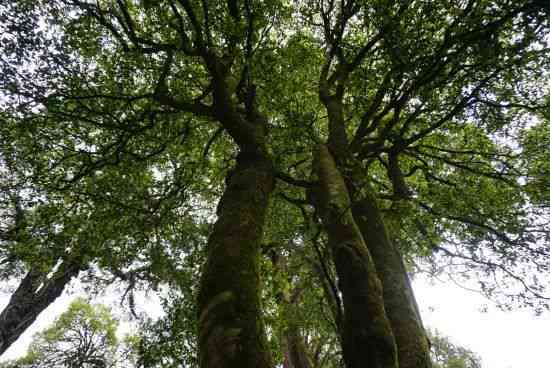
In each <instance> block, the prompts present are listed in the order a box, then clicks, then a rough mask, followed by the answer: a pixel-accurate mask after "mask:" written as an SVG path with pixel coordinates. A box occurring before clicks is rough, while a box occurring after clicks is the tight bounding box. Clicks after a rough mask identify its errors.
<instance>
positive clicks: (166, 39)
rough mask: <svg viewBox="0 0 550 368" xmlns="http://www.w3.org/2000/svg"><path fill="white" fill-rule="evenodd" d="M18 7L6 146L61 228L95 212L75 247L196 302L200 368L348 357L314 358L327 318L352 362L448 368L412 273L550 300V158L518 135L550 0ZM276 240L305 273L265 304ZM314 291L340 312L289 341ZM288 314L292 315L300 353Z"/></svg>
mask: <svg viewBox="0 0 550 368" xmlns="http://www.w3.org/2000/svg"><path fill="white" fill-rule="evenodd" d="M0 9H1V10H2V12H3V14H4V17H3V18H4V19H6V22H5V24H6V25H5V26H4V28H3V29H2V31H4V32H3V33H4V34H6V35H8V36H5V37H4V38H3V39H2V42H3V44H4V45H5V47H4V48H5V50H6V51H5V52H4V55H3V58H2V60H1V63H2V73H1V78H0V86H1V87H2V89H3V90H4V91H5V92H4V100H3V103H2V115H1V118H2V120H3V121H4V122H5V123H6V124H5V126H7V128H6V129H4V130H3V131H2V137H3V141H6V142H8V143H9V146H10V147H11V150H12V151H14V152H15V153H16V154H15V155H14V157H17V158H18V159H17V162H18V163H19V162H21V163H20V165H23V162H25V163H26V165H28V166H29V169H27V171H29V172H32V173H33V175H32V176H31V179H32V180H31V181H32V183H33V185H35V186H36V187H37V188H40V190H42V191H45V192H47V193H48V194H50V195H51V197H52V200H50V201H52V203H55V204H56V205H57V206H56V209H57V210H56V211H55V212H54V213H56V214H58V213H63V210H64V209H66V208H71V209H75V211H74V212H71V213H74V214H75V215H77V216H82V217H84V216H85V219H86V220H85V221H75V222H71V225H74V229H76V230H75V231H74V232H68V233H69V234H81V230H80V229H86V230H87V231H85V232H84V233H85V234H90V235H91V236H89V238H90V239H93V241H92V242H90V243H89V244H90V247H88V248H87V249H91V250H92V255H91V256H88V257H87V259H88V260H89V261H91V260H94V261H95V262H98V263H99V264H100V266H101V267H102V268H104V269H106V270H108V271H109V272H112V273H113V274H114V275H115V276H116V275H118V276H117V277H118V278H120V279H122V280H124V281H126V282H127V283H128V284H129V286H135V284H136V282H135V280H136V279H139V280H141V281H142V282H143V283H151V284H158V283H159V282H161V283H162V282H164V283H171V284H172V285H174V284H176V285H178V284H179V286H178V287H179V288H180V289H181V290H189V289H191V292H190V293H189V294H191V295H193V296H196V299H197V303H196V306H195V307H196V310H195V311H196V316H195V323H189V324H181V325H177V326H179V327H178V328H181V329H187V328H189V329H190V330H192V329H193V328H196V330H195V331H192V332H191V333H194V334H195V335H196V336H197V349H198V353H197V357H198V359H197V360H198V361H199V362H200V363H199V365H200V366H201V367H234V366H239V367H269V366H272V365H273V364H274V363H273V360H274V359H275V360H279V361H280V360H281V359H282V358H281V357H282V355H283V354H280V352H281V351H282V350H283V346H285V344H286V346H289V341H290V340H293V341H296V340H300V341H301V342H304V345H305V348H304V349H309V350H310V352H309V353H311V351H319V352H320V354H321V353H326V352H332V351H333V349H331V347H326V346H324V345H323V344H317V346H318V347H319V349H316V348H313V347H314V346H315V345H316V343H315V341H318V339H316V338H315V334H314V333H313V332H312V331H315V329H314V328H313V327H320V326H322V328H321V329H320V330H319V331H322V332H323V333H325V332H326V331H330V334H331V336H332V337H333V339H329V340H327V341H331V342H332V341H338V343H339V346H341V350H342V352H341V353H342V357H343V361H344V363H345V365H346V367H348V368H353V367H360V366H365V365H368V366H372V367H388V368H389V367H394V368H397V367H399V368H409V367H410V368H413V367H414V368H418V367H429V366H430V365H431V362H430V357H429V345H428V339H427V337H426V333H425V331H424V327H423V325H422V321H421V317H420V314H419V312H418V308H417V306H416V301H415V299H414V295H413V292H412V289H411V287H410V283H409V279H408V275H407V272H406V270H407V268H406V264H405V260H404V258H405V257H406V259H407V258H408V259H410V258H412V257H415V256H419V255H424V256H429V257H431V259H432V260H433V262H434V265H435V266H438V267H439V266H442V265H445V264H446V262H448V261H450V263H451V266H452V268H451V271H452V273H453V274H457V273H458V272H464V274H467V275H471V274H472V273H475V274H476V276H477V277H478V280H479V285H480V287H481V288H482V290H483V291H484V292H486V293H487V294H489V295H494V294H495V293H496V292H497V291H499V290H505V291H504V293H503V295H505V296H507V297H508V299H504V300H502V302H503V303H504V304H506V303H510V302H514V303H515V302H518V301H519V302H520V303H524V304H527V305H531V306H534V307H535V308H539V309H540V308H547V306H548V304H547V300H548V298H547V296H545V293H544V286H543V285H544V283H542V282H539V280H538V279H537V278H536V277H532V275H530V274H529V273H528V272H527V271H526V270H528V268H529V266H530V265H533V264H534V265H537V267H538V269H541V270H543V269H547V268H548V266H549V264H548V257H547V255H548V254H549V253H550V249H549V248H550V246H549V244H548V241H547V239H546V238H545V236H546V235H547V232H546V230H544V228H543V226H544V224H543V223H542V222H543V221H542V220H541V219H544V218H545V217H544V216H546V215H547V208H545V207H544V206H543V207H542V208H541V207H540V206H537V207H535V206H533V205H532V204H533V203H534V202H535V199H536V198H544V197H545V191H544V187H541V186H540V185H537V183H539V182H540V181H538V179H537V180H535V181H532V180H528V182H527V183H525V178H526V174H529V178H533V177H534V178H538V177H539V176H538V174H539V173H538V171H540V168H541V167H543V165H542V166H541V164H540V163H541V162H542V161H540V160H538V159H537V160H534V161H533V162H531V164H530V166H529V167H530V169H531V172H528V173H526V172H525V170H524V169H523V164H524V162H525V161H526V155H527V154H528V152H529V150H530V149H531V148H533V147H536V144H531V143H530V142H532V141H533V138H528V137H527V136H526V137H527V138H525V139H523V140H522V139H521V137H516V135H517V134H518V132H519V133H522V132H525V131H526V125H527V122H529V121H530V119H531V120H532V119H533V117H534V116H545V114H547V111H548V105H547V103H546V101H547V100H546V99H545V98H544V97H545V96H544V93H545V91H544V88H541V86H543V85H544V83H545V82H546V81H547V75H546V74H547V73H545V72H544V71H545V70H546V68H547V63H548V60H550V59H549V58H548V45H547V42H548V39H549V38H548V31H549V27H548V17H547V15H548V9H547V7H546V6H545V5H544V3H543V2H540V1H528V0H525V1H514V2H511V1H487V0H467V1H441V2H437V3H433V2H423V1H399V2H397V1H378V0H377V1H358V0H342V1H339V0H312V1H297V2H284V1H278V0H265V1H251V0H243V1H238V0H237V1H234V0H230V1H227V2H212V1H206V0H201V1H190V0H177V1H176V0H174V1H172V0H170V1H163V2H160V1H138V0H135V1H134V0H132V1H130V0H117V1H107V0H105V1H96V2H88V1H79V0H72V1H69V2H57V1H44V2H33V3H30V2H27V1H24V0H21V1H15V2H13V3H12V4H8V5H4V6H3V7H2V8H0ZM23 10H24V11H23ZM46 25H47V26H46ZM37 29H38V30H41V32H35V30H37ZM304 60H305V61H306V62H304ZM542 124H546V122H543V123H542ZM541 129H544V128H541ZM537 136H538V135H537V134H534V135H533V137H537ZM536 140H537V139H535V141H536ZM518 147H519V148H518ZM530 147H531V148H530ZM17 165H19V164H16V166H17ZM533 170H534V171H535V173H534V174H535V175H533ZM223 178H225V180H224V179H223ZM536 188H538V189H536ZM540 188H542V190H541V189H540ZM541 192H542V193H543V195H542V196H541V195H540V193H541ZM54 198H55V199H54ZM217 200H219V202H218V205H217V209H216V211H215V214H214V213H213V212H214V211H213V210H212V208H211V206H212V204H211V203H213V202H214V201H217ZM205 203H207V204H210V210H211V211H210V212H202V211H201V208H200V207H202V208H206V209H208V205H205ZM535 209H536V211H535ZM29 210H31V211H33V210H34V208H30V209H29ZM53 217H55V215H54V216H53ZM121 219H123V221H121ZM173 221H177V222H173ZM53 223H55V225H58V226H61V228H62V229H66V228H67V229H71V228H73V227H71V226H67V225H65V223H62V224H60V223H58V222H57V221H54V222H53ZM171 224H176V225H177V226H171ZM203 225H204V226H205V227H206V228H207V229H208V230H207V231H206V232H205V233H206V235H204V234H205V233H202V232H201V233H200V236H197V237H193V236H190V237H191V238H193V239H194V240H196V243H198V244H199V247H200V249H201V251H199V252H198V254H199V257H198V259H199V260H202V261H203V266H202V268H201V270H200V277H195V276H194V277H190V278H186V277H185V278H180V277H177V275H178V270H179V268H181V265H182V264H185V261H182V260H181V259H178V257H175V256H174V255H177V254H182V255H183V256H184V257H185V256H187V255H189V254H191V253H193V251H192V250H191V249H189V247H186V244H185V243H184V242H181V241H180V240H181V239H182V237H181V236H180V235H181V233H187V234H190V233H192V231H193V230H195V229H197V228H201V227H202V226H203ZM98 234H99V235H98ZM84 239H88V237H84ZM193 243H195V242H193ZM266 247H267V248H269V247H275V248H277V249H276V250H278V251H277V252H275V253H276V254H281V255H283V256H290V255H294V254H296V255H297V258H299V260H300V262H297V263H298V264H300V263H301V264H302V265H304V267H307V269H308V271H307V272H305V271H303V270H299V268H293V267H291V268H289V270H291V271H288V272H289V275H288V279H289V280H290V281H289V282H287V283H282V285H287V287H289V288H290V290H283V291H281V292H273V293H270V292H267V291H266V290H268V288H267V287H269V286H271V285H277V282H275V281H276V279H277V277H274V274H277V273H279V274H280V273H281V272H282V273H285V272H287V271H281V270H280V269H278V268H277V267H268V266H266V263H269V264H271V263H272V262H268V260H266V255H267V254H269V253H270V252H267V251H265V249H266ZM184 257H183V258H184ZM457 261H460V264H461V265H459V266H453V265H454V264H456V262H457ZM272 266H273V265H272ZM462 266H463V267H462ZM132 280H133V281H132ZM302 283H304V284H306V285H310V286H311V288H304V290H306V289H311V290H308V292H307V293H304V295H303V296H302V297H303V298H304V300H305V301H311V300H316V299H319V298H321V305H322V307H321V308H318V309H313V308H310V309H309V310H308V311H310V312H313V311H314V313H313V314H314V316H315V318H312V319H314V320H316V322H312V324H311V325H309V326H310V329H309V330H308V331H297V330H296V329H294V328H291V327H292V326H296V325H297V323H296V321H293V320H292V319H293V317H294V315H299V316H300V315H301V317H302V318H301V319H300V320H299V323H302V324H304V325H305V322H306V318H305V315H307V312H306V313H304V314H302V313H290V312H289V311H290V310H293V309H294V308H293V307H291V305H292V303H289V301H291V300H292V298H289V296H291V295H292V292H291V290H292V289H294V288H298V290H299V289H302V286H301V284H302ZM262 285H264V287H262ZM280 285H281V283H279V286H280ZM502 286H508V287H507V288H505V289H502ZM189 294H188V295H189ZM175 295H177V293H175ZM304 304H305V305H308V306H311V305H312V304H309V303H306V302H304ZM262 306H264V308H262ZM285 310H286V312H285ZM327 311H328V315H329V316H328V317H329V318H328V320H327V321H322V318H323V317H325V314H324V313H325V312H327ZM187 312H188V311H187ZM279 312H280V314H279ZM183 315H185V316H186V317H185V318H187V319H188V313H184V314H183ZM274 315H279V316H281V317H277V318H276V319H277V320H280V319H282V320H285V319H288V321H287V322H289V323H287V325H286V326H284V327H283V328H282V329H281V330H282V331H286V332H287V333H282V334H279V337H277V336H275V335H276V334H274V333H273V331H274V327H275V322H274V321H272V320H270V316H274ZM285 316H288V317H285ZM291 317H292V318H291ZM193 326H195V327H193ZM298 326H299V324H298ZM328 326H330V328H329V327H328ZM266 330H267V331H268V332H269V333H266ZM180 336H189V335H188V334H187V333H184V334H182V335H180ZM285 336H286V337H285ZM289 337H292V339H289ZM285 341H286V342H285ZM290 345H292V344H290ZM298 345H301V344H294V346H298ZM333 345H334V344H333ZM187 346H189V345H187ZM175 351H178V350H177V349H176V350H175ZM179 351H182V350H179ZM277 352H279V354H278V353H277ZM309 353H308V352H306V353H305V354H302V356H306V355H311V356H315V355H316V354H315V353H313V354H309ZM328 355H330V356H331V357H332V359H329V363H327V364H328V365H329V366H330V365H332V366H336V365H337V364H338V363H339V360H338V359H337V358H336V357H335V355H334V354H328ZM314 361H318V360H316V359H312V360H311V362H314Z"/></svg>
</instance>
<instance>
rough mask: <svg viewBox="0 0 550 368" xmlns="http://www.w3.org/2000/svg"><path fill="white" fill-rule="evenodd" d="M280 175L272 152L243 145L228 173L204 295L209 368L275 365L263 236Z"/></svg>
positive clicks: (202, 329) (204, 351) (203, 347)
mask: <svg viewBox="0 0 550 368" xmlns="http://www.w3.org/2000/svg"><path fill="white" fill-rule="evenodd" d="M273 186H274V177H273V170H272V167H271V163H270V160H269V158H267V157H265V156H263V155H260V154H258V153H257V151H256V152H253V153H250V152H247V151H243V152H241V153H240V154H239V156H238V157H237V165H236V167H235V169H234V170H233V171H232V172H231V173H230V174H229V175H228V178H227V188H226V190H225V193H224V194H223V196H222V198H221V201H220V203H219V205H218V213H217V214H218V220H217V221H216V224H215V225H214V229H213V232H212V234H211V236H210V238H209V241H208V258H207V263H206V265H205V267H204V270H203V274H202V279H201V287H200V291H199V297H198V310H199V350H200V365H201V367H203V368H218V367H224V368H229V367H231V368H233V367H235V368H236V367H239V368H247V367H249V368H264V367H270V366H271V361H270V357H269V353H268V351H267V345H266V342H265V336H264V331H263V327H262V323H261V318H260V317H261V313H260V296H259V264H258V262H259V255H260V249H259V248H260V241H261V237H262V231H263V224H264V219H265V214H266V210H267V207H268V203H269V197H270V194H271V192H272V191H273Z"/></svg>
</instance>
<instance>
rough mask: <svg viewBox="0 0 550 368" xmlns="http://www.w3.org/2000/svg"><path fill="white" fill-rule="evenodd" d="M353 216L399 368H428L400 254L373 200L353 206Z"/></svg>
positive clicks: (421, 330) (423, 339)
mask: <svg viewBox="0 0 550 368" xmlns="http://www.w3.org/2000/svg"><path fill="white" fill-rule="evenodd" d="M353 215H354V218H355V220H356V222H357V225H358V226H359V228H360V230H361V233H362V235H363V237H364V239H365V242H366V244H367V247H368V249H369V251H370V253H371V255H372V258H373V260H374V263H375V265H376V270H377V272H378V276H379V277H380V279H381V281H382V286H383V290H384V305H385V308H386V312H387V314H388V317H389V319H390V322H391V326H392V330H393V334H394V336H395V340H396V342H397V351H398V357H399V368H429V367H431V360H430V354H429V344H428V339H427V336H426V332H425V330H424V327H423V325H422V320H421V318H420V314H419V312H418V308H417V305H416V301H415V299H414V294H413V290H412V288H411V285H410V282H409V278H408V275H407V271H406V269H405V266H404V264H403V260H402V257H401V254H400V253H399V252H398V250H397V249H396V248H395V247H394V245H393V243H392V242H391V240H390V238H389V236H388V234H387V231H386V228H385V225H384V222H383V219H382V216H381V214H380V210H379V209H378V207H377V205H376V202H375V200H374V199H373V198H371V197H367V198H365V199H363V200H361V201H360V202H357V203H355V204H354V205H353Z"/></svg>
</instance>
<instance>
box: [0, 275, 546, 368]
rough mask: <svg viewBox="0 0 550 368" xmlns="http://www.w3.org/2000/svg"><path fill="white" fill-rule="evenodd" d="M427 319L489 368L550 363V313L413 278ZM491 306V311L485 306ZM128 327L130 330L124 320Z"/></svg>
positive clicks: (148, 301) (0, 303)
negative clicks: (510, 307) (499, 304)
mask: <svg viewBox="0 0 550 368" xmlns="http://www.w3.org/2000/svg"><path fill="white" fill-rule="evenodd" d="M413 287H414V289H415V293H416V297H417V300H418V304H419V306H420V310H421V313H422V317H423V319H424V324H425V325H426V326H427V327H429V328H432V329H437V330H439V331H440V332H441V333H442V334H443V335H445V336H448V337H450V339H451V340H452V341H453V342H454V343H457V344H459V345H461V346H464V347H466V348H468V349H470V350H472V351H474V352H475V353H477V354H478V355H479V356H481V359H482V367H483V368H546V367H549V365H550V349H549V348H548V344H549V342H550V313H548V312H547V313H543V314H542V315H541V316H535V314H534V312H532V311H529V310H518V311H512V312H503V311H500V310H498V309H497V308H496V307H495V306H494V305H492V304H491V303H490V302H489V301H487V299H485V298H483V297H482V296H481V295H479V294H476V293H473V292H471V291H466V290H464V289H461V288H459V287H458V286H456V285H454V284H449V283H442V282H432V281H428V280H426V279H423V278H417V279H415V280H414V282H413ZM77 296H79V293H78V292H75V291H74V290H73V293H72V294H69V293H67V292H65V293H64V294H63V295H62V296H61V297H59V298H58V299H57V300H56V301H55V303H53V304H52V305H50V306H49V307H48V309H47V310H46V311H45V312H43V313H42V314H41V315H40V316H39V317H38V319H37V321H36V322H35V323H34V324H33V325H32V326H31V327H30V328H29V329H28V330H27V331H26V332H25V333H24V335H23V336H22V337H21V338H20V339H19V341H17V342H16V343H15V344H14V345H12V346H11V347H10V349H9V350H8V351H7V352H6V353H5V354H4V355H3V356H2V357H1V358H0V360H6V359H13V358H16V357H19V356H21V355H23V354H24V353H25V351H26V349H27V347H28V345H29V343H30V340H31V337H32V335H33V334H34V333H36V332H38V331H40V330H41V329H43V328H45V327H47V326H48V325H49V324H51V323H52V322H53V321H54V319H55V318H56V317H57V316H58V315H59V314H61V313H62V312H63V311H65V310H66V309H67V308H68V306H69V304H70V302H71V301H72V300H73V299H74V298H76V297H77ZM143 298H144V299H143V300H142V303H138V305H139V304H143V305H145V308H146V309H147V310H148V311H149V313H151V314H153V315H157V316H158V315H159V314H160V313H161V312H160V310H159V309H158V305H159V304H158V302H157V301H156V300H155V299H154V298H152V297H143ZM8 299H9V294H0V308H3V307H4V305H5V304H6V303H7V302H8ZM94 302H96V303H98V302H99V303H107V304H112V303H115V300H114V297H113V295H106V296H104V297H103V298H99V299H98V300H94ZM484 307H486V309H487V312H482V311H481V310H482V309H484ZM122 325H123V331H122V332H127V331H128V329H129V325H128V323H123V324H122Z"/></svg>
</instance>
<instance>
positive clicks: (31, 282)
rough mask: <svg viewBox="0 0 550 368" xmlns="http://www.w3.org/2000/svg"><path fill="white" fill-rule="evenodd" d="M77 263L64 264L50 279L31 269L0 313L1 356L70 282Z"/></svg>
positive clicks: (79, 266) (77, 266)
mask: <svg viewBox="0 0 550 368" xmlns="http://www.w3.org/2000/svg"><path fill="white" fill-rule="evenodd" d="M81 269H82V266H81V265H80V264H79V263H70V262H63V263H61V265H60V266H59V268H58V269H57V271H56V272H55V273H54V274H53V276H52V277H51V278H48V277H47V272H43V271H41V270H38V269H37V268H31V269H30V270H29V272H28V273H27V274H26V275H25V277H24V278H23V280H21V283H20V284H19V286H18V287H17V290H15V292H14V293H13V295H12V296H11V298H10V301H9V302H8V305H7V306H6V307H5V308H4V310H3V311H2V313H0V354H3V353H4V352H5V351H6V350H7V349H8V348H9V347H10V346H11V345H12V344H13V343H14V342H15V341H16V340H17V339H18V338H19V336H21V335H22V334H23V332H25V330H26V329H27V328H28V327H29V326H30V325H31V324H33V322H34V321H35V320H36V317H38V315H39V314H40V313H41V312H42V311H43V310H44V309H46V308H47V307H48V306H49V305H50V304H51V303H53V302H54V301H55V299H57V297H59V296H60V295H61V293H62V292H63V290H64V289H65V286H66V285H67V284H68V283H69V282H70V281H71V279H72V278H73V277H75V276H77V275H78V273H79V272H80V270H81Z"/></svg>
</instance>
